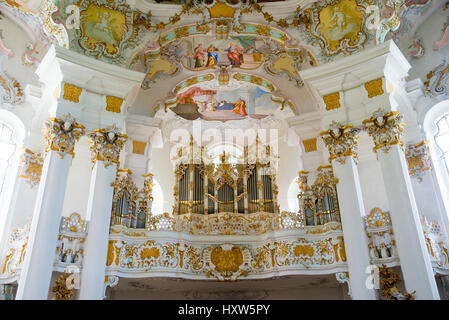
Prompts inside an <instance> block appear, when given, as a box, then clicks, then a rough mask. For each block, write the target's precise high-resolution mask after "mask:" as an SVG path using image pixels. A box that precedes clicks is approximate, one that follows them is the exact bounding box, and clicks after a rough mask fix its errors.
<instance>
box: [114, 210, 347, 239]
mask: <svg viewBox="0 0 449 320" xmlns="http://www.w3.org/2000/svg"><path fill="white" fill-rule="evenodd" d="M147 222H148V223H147V226H146V228H145V229H134V228H126V227H124V226H122V225H119V224H117V225H113V226H112V227H111V233H125V234H131V235H142V236H144V235H146V234H147V233H148V232H153V231H175V232H182V233H187V234H198V235H253V234H264V233H267V232H272V231H279V230H292V229H306V230H312V229H314V230H315V229H317V228H320V229H323V228H324V229H325V228H331V229H332V230H337V229H340V223H338V222H332V223H329V224H327V225H325V226H313V227H306V226H305V224H304V220H303V218H302V216H301V215H299V214H297V213H293V212H286V211H284V212H282V213H280V214H275V213H268V212H257V213H251V214H238V213H230V212H224V213H217V214H212V215H203V214H193V213H192V214H184V215H179V216H172V215H169V214H168V213H164V214H162V215H158V216H152V217H150V218H149V219H148V220H147Z"/></svg>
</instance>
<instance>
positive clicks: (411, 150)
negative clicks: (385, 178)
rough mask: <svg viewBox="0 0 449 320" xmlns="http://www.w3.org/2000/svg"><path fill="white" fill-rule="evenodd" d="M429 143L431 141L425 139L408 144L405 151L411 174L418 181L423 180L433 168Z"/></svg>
mask: <svg viewBox="0 0 449 320" xmlns="http://www.w3.org/2000/svg"><path fill="white" fill-rule="evenodd" d="M428 143H429V141H427V140H424V141H422V142H420V143H417V144H414V145H408V146H407V149H406V152H405V157H406V159H407V163H408V170H409V173H410V176H412V177H415V178H417V179H418V182H421V181H422V177H423V175H424V173H425V172H426V171H428V170H432V164H431V160H430V150H429V146H428Z"/></svg>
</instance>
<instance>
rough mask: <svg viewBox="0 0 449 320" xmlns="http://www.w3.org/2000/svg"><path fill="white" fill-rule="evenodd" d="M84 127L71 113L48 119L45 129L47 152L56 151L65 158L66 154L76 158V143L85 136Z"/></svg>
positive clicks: (44, 136)
mask: <svg viewBox="0 0 449 320" xmlns="http://www.w3.org/2000/svg"><path fill="white" fill-rule="evenodd" d="M84 129H85V128H84V126H83V125H81V124H79V123H77V122H76V121H75V118H74V117H72V115H71V114H70V113H67V114H66V115H65V116H62V118H61V119H59V118H48V120H47V121H46V122H45V128H44V129H43V132H44V135H43V138H44V142H45V151H46V152H48V151H56V152H58V154H59V155H60V156H61V158H63V157H64V155H65V154H69V155H71V156H74V153H73V149H74V147H75V142H76V141H78V140H79V138H80V136H82V135H83V134H84Z"/></svg>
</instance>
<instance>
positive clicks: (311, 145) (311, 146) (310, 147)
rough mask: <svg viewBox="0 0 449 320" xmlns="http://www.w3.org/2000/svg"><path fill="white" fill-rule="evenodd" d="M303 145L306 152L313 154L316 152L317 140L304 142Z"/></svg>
mask: <svg viewBox="0 0 449 320" xmlns="http://www.w3.org/2000/svg"><path fill="white" fill-rule="evenodd" d="M302 144H303V145H304V151H305V152H313V151H316V150H317V148H316V138H312V139H307V140H303V141H302Z"/></svg>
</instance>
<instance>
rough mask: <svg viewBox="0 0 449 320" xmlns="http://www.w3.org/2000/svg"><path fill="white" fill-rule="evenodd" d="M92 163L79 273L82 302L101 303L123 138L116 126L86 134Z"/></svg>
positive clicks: (124, 137)
mask: <svg viewBox="0 0 449 320" xmlns="http://www.w3.org/2000/svg"><path fill="white" fill-rule="evenodd" d="M89 137H90V138H91V139H92V140H91V141H90V142H91V144H92V145H91V152H92V155H91V158H92V161H93V162H94V168H93V171H92V176H91V180H90V181H91V182H90V189H89V199H88V203H87V219H88V220H89V227H88V235H87V240H86V245H85V247H84V248H85V251H84V260H83V270H82V274H81V290H80V299H81V300H101V299H103V297H104V295H103V293H104V280H105V269H106V256H107V250H108V240H109V226H110V222H111V212H112V198H113V192H114V188H113V186H112V184H113V183H114V181H115V177H116V173H117V164H118V159H119V155H120V150H121V149H122V148H123V145H124V143H125V139H126V136H125V135H122V134H120V133H119V132H118V129H117V127H115V126H112V127H108V128H105V129H96V130H94V132H92V133H89Z"/></svg>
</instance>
